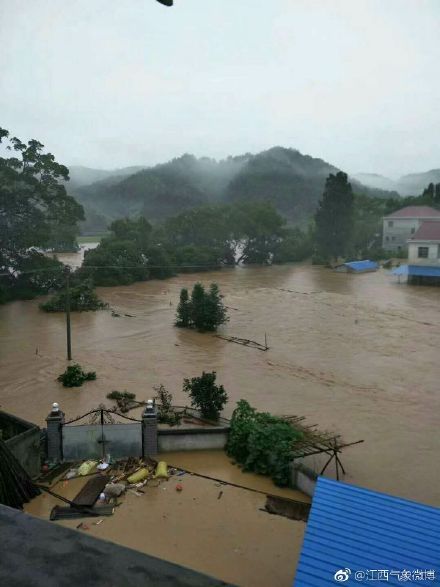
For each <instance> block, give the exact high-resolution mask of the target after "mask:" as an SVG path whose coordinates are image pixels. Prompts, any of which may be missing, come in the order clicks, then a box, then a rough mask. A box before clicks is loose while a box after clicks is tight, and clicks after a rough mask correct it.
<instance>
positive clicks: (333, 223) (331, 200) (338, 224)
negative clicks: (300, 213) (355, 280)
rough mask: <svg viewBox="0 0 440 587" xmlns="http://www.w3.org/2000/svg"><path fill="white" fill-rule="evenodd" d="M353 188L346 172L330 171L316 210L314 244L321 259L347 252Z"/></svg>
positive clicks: (350, 229) (349, 242)
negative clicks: (334, 172)
mask: <svg viewBox="0 0 440 587" xmlns="http://www.w3.org/2000/svg"><path fill="white" fill-rule="evenodd" d="M353 201H354V196H353V191H352V189H351V185H350V183H349V182H348V178H347V174H346V173H343V172H342V171H339V172H338V173H336V175H334V174H333V173H331V174H330V175H329V176H328V178H327V180H326V183H325V189H324V194H323V197H322V199H321V201H320V202H319V205H318V210H317V211H316V213H315V224H316V245H317V249H318V253H319V254H320V255H321V256H322V257H324V258H333V259H337V258H338V257H339V256H342V257H343V256H345V255H347V254H349V252H350V250H351V246H352V234H353Z"/></svg>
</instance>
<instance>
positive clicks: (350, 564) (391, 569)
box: [294, 477, 440, 587]
mask: <svg viewBox="0 0 440 587" xmlns="http://www.w3.org/2000/svg"><path fill="white" fill-rule="evenodd" d="M338 571H341V572H340V573H338ZM379 571H381V572H382V574H381V575H380V574H379ZM419 571H420V573H419V574H417V573H418V572H419ZM427 571H429V572H430V573H429V575H428V574H426V573H427ZM432 573H434V577H435V579H434V580H431V577H432ZM338 577H339V580H338ZM380 577H381V578H380ZM341 579H342V580H341ZM338 583H341V584H343V585H358V586H359V585H361V584H364V585H365V584H366V585H402V584H405V585H439V584H440V508H434V507H430V506H426V505H422V504H420V503H416V502H413V501H408V500H406V499H400V498H398V497H393V496H390V495H386V494H384V493H377V492H375V491H370V490H368V489H363V488H361V487H356V486H354V485H348V484H347V483H341V482H337V481H332V480H330V479H326V478H324V477H319V478H318V482H317V485H316V489H315V494H314V496H313V502H312V508H311V511H310V516H309V520H308V522H307V529H306V533H305V536H304V542H303V546H302V550H301V556H300V559H299V563H298V568H297V571H296V577H295V582H294V587H322V586H324V585H325V586H327V585H332V586H333V587H334V586H335V585H336V584H338Z"/></svg>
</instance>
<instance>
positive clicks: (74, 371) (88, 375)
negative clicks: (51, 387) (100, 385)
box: [57, 363, 96, 387]
mask: <svg viewBox="0 0 440 587" xmlns="http://www.w3.org/2000/svg"><path fill="white" fill-rule="evenodd" d="M94 379H96V373H95V371H88V372H86V371H83V370H82V368H81V367H80V365H78V364H77V363H76V364H75V365H69V366H68V367H67V369H66V370H65V371H64V373H61V375H59V376H58V377H57V381H61V383H62V384H63V385H64V387H81V385H82V384H83V383H84V381H92V380H94Z"/></svg>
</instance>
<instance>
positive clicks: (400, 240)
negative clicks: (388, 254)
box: [382, 217, 440, 251]
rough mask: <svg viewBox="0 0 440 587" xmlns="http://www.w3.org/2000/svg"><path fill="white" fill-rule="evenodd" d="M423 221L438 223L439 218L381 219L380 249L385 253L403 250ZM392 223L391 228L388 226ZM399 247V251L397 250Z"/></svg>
mask: <svg viewBox="0 0 440 587" xmlns="http://www.w3.org/2000/svg"><path fill="white" fill-rule="evenodd" d="M424 220H429V221H440V218H435V217H434V218H387V217H385V218H384V219H383V238H382V247H383V248H384V249H385V250H387V251H398V250H404V249H406V248H407V246H408V242H407V241H408V239H409V238H411V237H412V236H413V234H414V233H415V232H417V230H418V228H419V227H420V225H421V224H422V222H423V221H424ZM390 223H392V226H389V224H390ZM399 247H400V249H399Z"/></svg>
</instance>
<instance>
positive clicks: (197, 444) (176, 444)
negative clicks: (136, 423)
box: [158, 426, 229, 453]
mask: <svg viewBox="0 0 440 587" xmlns="http://www.w3.org/2000/svg"><path fill="white" fill-rule="evenodd" d="M228 433H229V427H223V426H219V427H218V428H206V429H205V430H203V429H200V428H189V427H188V428H185V427H179V429H175V428H170V429H160V428H159V432H158V448H159V453H161V452H172V451H185V450H216V449H220V450H221V449H224V447H225V445H226V442H227V440H228Z"/></svg>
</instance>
